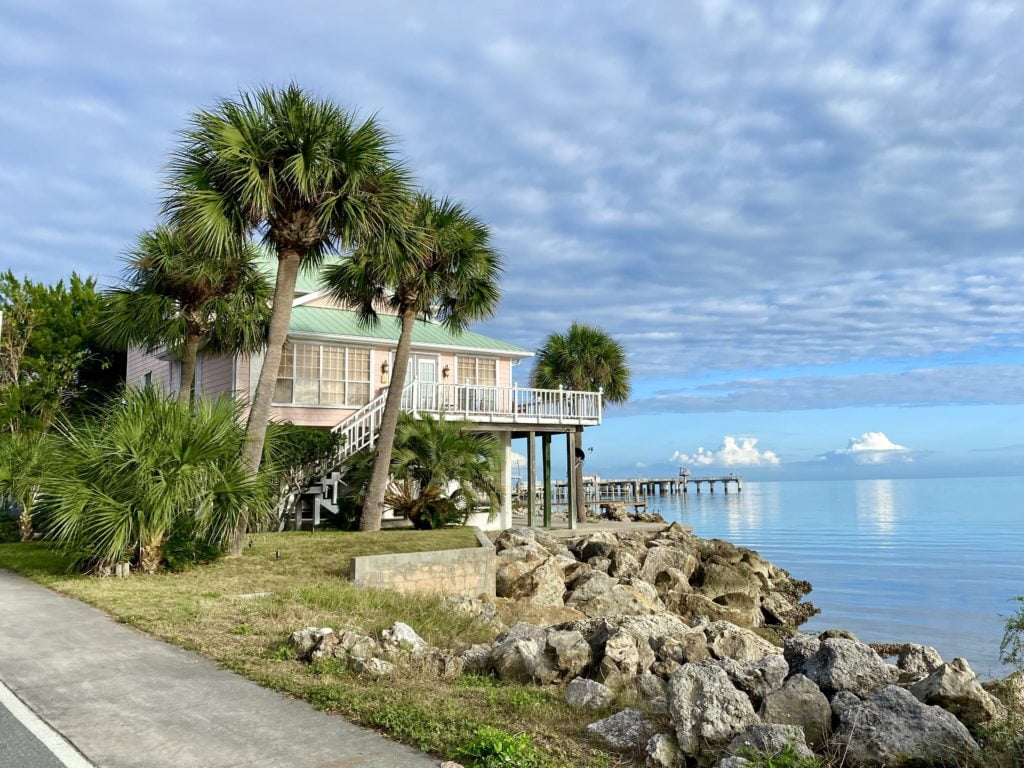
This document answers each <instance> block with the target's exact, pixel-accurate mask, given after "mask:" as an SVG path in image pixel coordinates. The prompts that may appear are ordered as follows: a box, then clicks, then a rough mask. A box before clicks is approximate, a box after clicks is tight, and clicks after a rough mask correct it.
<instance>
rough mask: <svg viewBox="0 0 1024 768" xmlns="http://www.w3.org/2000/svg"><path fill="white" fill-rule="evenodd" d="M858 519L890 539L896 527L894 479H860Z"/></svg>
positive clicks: (858, 484) (855, 491)
mask: <svg viewBox="0 0 1024 768" xmlns="http://www.w3.org/2000/svg"><path fill="white" fill-rule="evenodd" d="M854 493H855V494H856V497H857V520H858V522H859V523H862V524H864V525H865V526H870V527H871V528H873V529H874V531H875V533H877V534H878V535H880V536H884V537H885V538H887V539H889V538H892V535H893V530H894V529H895V527H896V499H895V493H894V491H893V481H892V480H858V481H857V482H856V483H855V484H854Z"/></svg>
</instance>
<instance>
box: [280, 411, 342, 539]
mask: <svg viewBox="0 0 1024 768" xmlns="http://www.w3.org/2000/svg"><path fill="white" fill-rule="evenodd" d="M341 444H342V436H341V434H340V433H337V432H331V431H330V430H328V429H318V428H316V427H300V426H296V425H295V424H290V423H287V422H286V423H276V424H271V425H270V427H269V428H268V430H267V442H266V443H265V445H264V457H263V467H264V472H265V474H266V475H267V476H268V477H269V478H271V479H272V481H273V484H274V488H275V493H276V499H275V503H274V509H275V517H276V519H277V520H281V519H283V518H286V517H288V516H290V515H291V514H292V513H293V512H294V509H295V505H296V504H297V503H298V501H299V499H300V498H301V496H302V494H303V493H304V492H305V490H306V489H307V488H308V487H309V486H310V484H311V483H313V482H314V481H315V480H317V479H318V478H320V477H323V476H324V475H325V474H327V473H328V472H330V471H331V470H332V469H335V468H336V466H337V463H336V461H335V457H336V456H337V452H338V448H339V447H340V446H341ZM356 520H358V515H355V516H353V518H352V522H353V525H352V526H351V527H353V528H354V527H355V525H354V523H355V521H356ZM344 527H349V526H347V525H346V526H344Z"/></svg>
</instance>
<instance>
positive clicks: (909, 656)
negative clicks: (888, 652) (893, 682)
mask: <svg viewBox="0 0 1024 768" xmlns="http://www.w3.org/2000/svg"><path fill="white" fill-rule="evenodd" d="M896 666H897V667H899V670H900V682H901V683H916V682H917V681H918V680H924V679H925V678H926V677H928V675H930V674H931V673H932V672H934V671H935V670H937V669H938V668H939V667H941V666H942V656H940V655H939V652H938V651H936V650H935V649H934V648H931V647H929V646H927V645H918V644H917V643H905V644H903V645H901V646H900V652H899V656H898V657H897V658H896Z"/></svg>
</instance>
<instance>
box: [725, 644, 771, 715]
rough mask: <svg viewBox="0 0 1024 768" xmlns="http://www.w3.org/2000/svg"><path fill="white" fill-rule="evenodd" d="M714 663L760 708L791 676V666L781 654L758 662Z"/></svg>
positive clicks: (727, 661) (730, 660)
mask: <svg viewBox="0 0 1024 768" xmlns="http://www.w3.org/2000/svg"><path fill="white" fill-rule="evenodd" d="M712 663H714V664H717V665H718V666H720V667H721V668H722V669H724V670H725V673H726V674H727V675H728V676H729V679H730V680H731V681H732V684H733V685H735V686H736V687H737V688H739V689H740V690H741V691H743V692H744V693H745V694H747V696H749V697H750V700H751V702H752V703H753V705H754V706H755V707H758V706H760V705H761V702H762V701H764V699H765V697H766V696H768V695H769V694H771V693H774V692H775V691H777V690H779V689H780V688H781V687H782V684H783V682H784V681H785V679H786V677H787V676H788V675H789V665H788V664H786V660H785V659H784V658H783V657H782V654H781V653H777V654H773V655H771V656H765V657H764V658H763V659H758V660H757V661H748V662H739V661H733V660H732V659H722V660H720V661H715V662H712Z"/></svg>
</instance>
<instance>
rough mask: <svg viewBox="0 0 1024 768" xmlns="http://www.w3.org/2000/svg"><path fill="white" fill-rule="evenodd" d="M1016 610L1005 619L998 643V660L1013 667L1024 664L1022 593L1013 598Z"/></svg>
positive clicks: (1023, 606) (1023, 603)
mask: <svg viewBox="0 0 1024 768" xmlns="http://www.w3.org/2000/svg"><path fill="white" fill-rule="evenodd" d="M1013 599H1014V600H1015V601H1016V602H1017V612H1016V613H1015V614H1014V615H1013V616H1010V617H1009V618H1008V619H1007V620H1006V626H1005V628H1004V631H1003V641H1002V642H1001V643H1000V644H999V660H1000V661H1001V662H1003V664H1012V665H1013V666H1015V667H1021V666H1024V595H1017V597H1015V598H1013Z"/></svg>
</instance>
